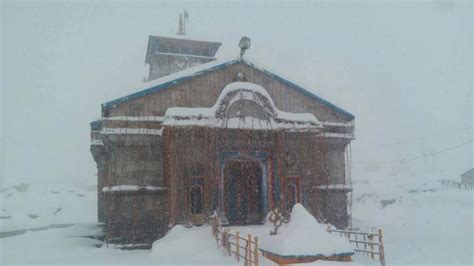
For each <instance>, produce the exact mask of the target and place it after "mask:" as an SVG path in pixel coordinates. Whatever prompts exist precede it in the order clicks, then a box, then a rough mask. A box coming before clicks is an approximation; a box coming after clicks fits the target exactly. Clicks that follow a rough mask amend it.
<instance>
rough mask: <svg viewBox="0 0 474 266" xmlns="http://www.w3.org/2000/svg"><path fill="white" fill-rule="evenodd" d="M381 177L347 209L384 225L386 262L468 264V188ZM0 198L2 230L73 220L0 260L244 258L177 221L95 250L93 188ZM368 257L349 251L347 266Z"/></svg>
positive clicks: (193, 261)
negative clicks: (161, 234)
mask: <svg viewBox="0 0 474 266" xmlns="http://www.w3.org/2000/svg"><path fill="white" fill-rule="evenodd" d="M379 176H380V177H373V178H366V179H364V178H359V179H356V181H355V184H354V197H353V200H354V204H353V205H354V206H353V215H354V217H355V218H354V226H361V227H365V226H376V227H380V228H382V229H383V230H384V240H385V253H386V261H387V265H421V264H423V265H433V264H437V265H473V262H474V260H473V256H474V247H473V243H474V232H473V227H474V226H473V200H474V191H469V190H458V189H454V188H444V187H442V186H441V184H440V183H439V182H438V181H437V180H435V179H433V178H430V177H427V178H422V177H421V178H420V177H419V178H412V177H410V176H393V175H379ZM0 200H1V201H0V204H1V216H2V217H10V218H2V219H0V222H1V231H2V232H6V231H13V230H20V229H28V228H37V227H43V226H47V225H51V224H69V223H74V224H75V225H72V226H69V227H65V228H56V229H55V228H49V229H44V230H42V231H28V232H26V233H24V234H19V235H16V236H11V237H5V238H1V239H0V265H12V264H17V265H18V264H19V265H24V264H31V263H34V264H43V265H51V264H61V265H67V264H87V265H103V264H121V265H127V264H128V265H132V264H133V265H149V264H155V265H169V264H173V265H176V264H178V265H179V264H181V265H183V264H188V265H211V264H214V265H241V264H242V263H240V264H239V263H237V262H236V261H234V260H233V259H232V258H230V257H226V256H224V255H223V253H222V251H221V250H219V249H218V248H217V245H216V243H215V241H214V240H213V239H212V238H211V233H210V228H209V227H208V226H202V227H194V228H191V229H186V228H183V227H175V228H174V229H173V230H172V231H171V232H170V233H169V234H167V236H166V237H165V238H163V239H161V240H159V241H157V242H155V243H154V245H153V249H152V250H132V251H131V250H120V249H115V248H111V247H108V248H107V247H102V248H96V245H97V244H100V242H99V241H97V240H94V239H91V238H86V237H84V236H91V235H98V234H99V233H100V230H99V229H98V227H97V226H96V225H95V220H96V218H95V217H96V191H95V190H94V189H93V187H77V186H74V187H73V186H69V187H67V186H60V185H51V186H41V185H34V184H32V185H22V186H19V187H16V188H15V187H10V188H7V189H3V190H2V191H1V192H0ZM59 209H60V210H59ZM58 210H59V211H58ZM55 213H56V214H55ZM34 215H37V217H36V218H33V217H34ZM32 216H33V217H32ZM308 237H310V236H308ZM366 263H367V259H365V258H363V257H361V256H355V263H353V264H366ZM373 263H376V261H374V262H373ZM262 264H263V265H271V263H270V262H269V261H266V260H262ZM311 265H348V264H347V263H336V262H315V263H312V264H311Z"/></svg>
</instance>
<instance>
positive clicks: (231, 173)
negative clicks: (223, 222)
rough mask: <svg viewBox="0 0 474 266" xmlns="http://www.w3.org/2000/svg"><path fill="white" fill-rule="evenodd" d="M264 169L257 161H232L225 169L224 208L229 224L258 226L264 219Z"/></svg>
mask: <svg viewBox="0 0 474 266" xmlns="http://www.w3.org/2000/svg"><path fill="white" fill-rule="evenodd" d="M262 182H263V180H262V168H261V166H260V164H259V163H258V162H257V161H255V160H248V159H232V160H229V161H228V162H227V164H226V166H225V168H224V190H225V193H224V195H225V197H224V207H225V215H226V218H227V221H228V222H229V224H233V225H247V224H258V223H261V222H262V221H263V219H264V211H263V190H262Z"/></svg>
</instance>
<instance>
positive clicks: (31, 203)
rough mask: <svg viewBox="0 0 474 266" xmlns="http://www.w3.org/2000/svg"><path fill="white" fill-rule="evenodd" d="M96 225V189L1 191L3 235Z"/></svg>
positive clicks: (37, 186) (22, 186) (43, 187)
mask: <svg viewBox="0 0 474 266" xmlns="http://www.w3.org/2000/svg"><path fill="white" fill-rule="evenodd" d="M96 221H97V188H96V186H95V185H90V186H68V185H57V184H48V185H44V184H41V185H40V184H27V183H20V184H18V185H16V186H12V187H6V188H2V189H0V231H1V232H5V231H15V230H22V229H27V228H36V227H43V226H48V225H51V224H69V223H94V222H96Z"/></svg>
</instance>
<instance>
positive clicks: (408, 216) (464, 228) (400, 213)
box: [353, 175, 474, 265]
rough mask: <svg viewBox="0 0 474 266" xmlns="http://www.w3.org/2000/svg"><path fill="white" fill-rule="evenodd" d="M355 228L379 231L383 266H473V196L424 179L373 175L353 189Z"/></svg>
mask: <svg viewBox="0 0 474 266" xmlns="http://www.w3.org/2000/svg"><path fill="white" fill-rule="evenodd" d="M353 201H354V203H353V216H354V226H355V227H365V226H375V227H379V228H382V229H383V230H384V242H385V254H386V261H387V263H388V265H420V264H428V265H432V264H439V265H453V264H456V265H473V262H474V260H473V256H474V246H473V243H474V230H473V228H474V223H473V201H474V191H472V190H460V189H454V188H446V187H443V186H442V185H441V183H440V182H439V181H438V180H436V179H433V178H431V177H430V176H427V177H422V176H421V177H420V176H418V177H416V176H403V175H391V176H390V175H379V177H376V178H366V179H363V178H360V179H358V180H357V181H356V182H355V184H354V197H353Z"/></svg>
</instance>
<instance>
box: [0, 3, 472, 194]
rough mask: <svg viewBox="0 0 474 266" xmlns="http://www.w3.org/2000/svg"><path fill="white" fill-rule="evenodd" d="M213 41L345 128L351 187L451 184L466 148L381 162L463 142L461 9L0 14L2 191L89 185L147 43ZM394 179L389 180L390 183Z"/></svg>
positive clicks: (465, 52) (466, 50)
mask: <svg viewBox="0 0 474 266" xmlns="http://www.w3.org/2000/svg"><path fill="white" fill-rule="evenodd" d="M183 9H186V10H187V11H188V13H189V15H190V24H189V25H188V33H189V37H190V38H198V39H205V40H212V41H219V42H222V43H223V44H222V47H221V49H220V51H219V52H218V54H217V57H218V58H223V57H225V58H227V57H232V56H235V57H237V56H238V53H239V49H238V47H237V44H238V41H239V39H240V37H241V36H249V37H250V38H251V39H252V47H251V48H250V50H249V51H248V52H247V53H246V58H247V59H248V60H249V61H252V62H257V64H261V65H262V66H264V67H267V68H268V69H269V70H271V71H276V72H277V73H279V74H281V75H282V76H283V77H286V78H288V79H290V80H292V81H294V82H295V83H297V84H300V85H303V86H304V87H306V88H307V89H308V90H310V91H312V92H314V93H315V94H317V95H319V96H321V97H323V98H325V99H327V100H329V101H331V102H332V103H334V104H336V105H338V106H340V107H342V108H343V109H345V110H347V111H349V112H351V113H353V114H354V115H355V116H356V140H355V141H353V144H352V157H353V160H354V161H357V162H358V163H356V162H354V163H353V166H354V172H353V173H354V175H353V178H354V179H357V178H360V177H362V176H363V175H364V174H366V173H367V172H368V171H370V170H373V169H374V168H379V166H380V167H391V168H393V169H398V170H400V169H402V170H400V171H404V170H406V169H407V168H409V169H416V170H417V173H419V172H426V171H428V170H429V172H430V174H432V175H433V178H435V177H439V176H443V177H446V178H456V177H457V175H459V174H460V173H462V172H464V171H465V170H467V169H468V168H469V167H472V164H473V163H472V150H473V147H474V146H473V145H472V143H471V144H469V145H464V146H463V147H460V148H458V149H455V150H452V151H449V152H445V153H442V154H440V155H439V156H436V157H428V158H425V159H421V160H416V161H413V162H411V163H409V164H407V165H405V166H400V165H396V164H395V165H393V164H378V163H377V164H374V163H362V162H374V161H375V162H384V161H391V160H399V159H404V158H410V157H414V156H418V155H420V154H427V153H430V152H434V151H437V150H440V149H443V148H446V147H450V146H454V145H456V144H459V143H463V142H465V141H468V140H469V139H472V138H473V131H472V126H473V124H474V121H473V116H472V113H473V111H474V110H473V100H474V99H473V91H472V70H473V68H472V59H473V58H472V52H473V51H472V28H471V27H472V24H473V18H472V11H473V10H472V5H471V4H470V3H469V1H465V2H456V3H448V2H444V1H433V2H429V1H425V2H421V1H420V2H416V3H415V1H414V2H409V3H407V2H405V3H401V2H384V3H376V2H370V1H364V2H357V3H356V2H350V1H345V2H311V3H310V2H299V3H296V4H295V3H278V4H275V3H258V4H251V3H248V2H234V3H214V2H204V3H200V4H199V3H196V2H192V3H178V4H174V3H171V2H161V3H155V2H141V3H138V4H137V3H135V4H132V3H127V2H114V3H94V2H85V1H84V2H72V3H54V2H47V3H46V2H41V3H33V4H31V3H21V2H20V3H14V2H8V1H7V2H3V3H2V34H1V36H2V42H1V45H2V48H1V50H2V66H1V67H2V71H1V73H2V85H1V88H2V98H1V100H2V101H1V102H2V108H1V109H2V110H1V113H0V114H1V115H2V123H3V125H1V129H2V139H3V143H4V147H3V149H4V156H5V160H4V162H5V163H4V169H3V172H4V177H3V178H2V184H3V186H8V185H12V184H17V183H19V182H55V183H74V184H93V183H94V182H95V179H96V176H95V172H96V170H95V163H94V162H93V159H92V156H91V154H90V152H89V145H90V137H89V134H90V128H89V122H91V121H93V120H96V119H98V118H100V104H101V103H104V102H107V101H110V100H113V99H115V98H118V97H121V96H124V95H127V94H129V93H132V92H135V91H136V90H137V89H138V88H139V87H140V86H141V85H140V84H141V82H142V79H143V77H145V76H146V73H145V66H144V59H145V52H146V45H147V40H148V35H165V36H173V35H174V34H175V33H176V29H177V17H178V13H180V12H182V10H183ZM398 170H397V171H398Z"/></svg>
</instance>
